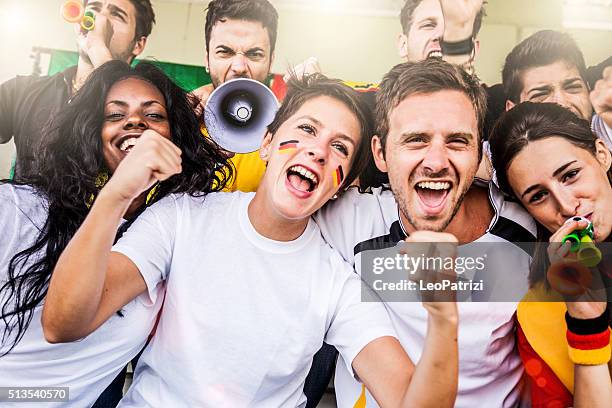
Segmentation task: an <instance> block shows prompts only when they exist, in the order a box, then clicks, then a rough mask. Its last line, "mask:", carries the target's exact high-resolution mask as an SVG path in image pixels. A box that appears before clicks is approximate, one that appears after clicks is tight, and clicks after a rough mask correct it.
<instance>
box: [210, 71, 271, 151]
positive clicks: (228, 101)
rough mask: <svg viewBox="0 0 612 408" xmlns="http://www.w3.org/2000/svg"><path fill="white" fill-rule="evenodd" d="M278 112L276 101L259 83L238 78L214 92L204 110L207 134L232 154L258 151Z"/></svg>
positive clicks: (266, 88)
mask: <svg viewBox="0 0 612 408" xmlns="http://www.w3.org/2000/svg"><path fill="white" fill-rule="evenodd" d="M277 110H278V100H277V99H276V96H274V94H273V93H272V91H271V90H270V89H269V88H268V87H267V86H265V85H264V84H262V83H261V82H259V81H255V80H253V79H247V78H238V79H233V80H231V81H228V82H225V83H224V84H222V85H221V86H219V87H218V88H217V89H215V90H214V91H213V92H212V93H211V94H210V96H209V97H208V101H207V102H206V106H205V108H204V123H205V125H206V130H207V132H208V135H209V136H210V137H211V138H212V139H213V140H214V141H215V142H216V143H217V144H218V145H219V146H221V147H222V148H224V149H225V150H227V151H230V152H234V153H250V152H254V151H256V150H257V149H259V146H260V145H261V142H262V140H263V137H264V135H265V133H266V129H267V127H268V125H269V124H270V123H271V122H272V120H273V119H274V115H275V114H276V111H277Z"/></svg>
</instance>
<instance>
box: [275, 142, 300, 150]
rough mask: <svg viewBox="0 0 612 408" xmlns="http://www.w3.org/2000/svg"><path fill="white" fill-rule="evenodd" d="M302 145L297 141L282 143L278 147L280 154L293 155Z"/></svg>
mask: <svg viewBox="0 0 612 408" xmlns="http://www.w3.org/2000/svg"><path fill="white" fill-rule="evenodd" d="M298 143H300V142H299V141H297V140H287V141H286V142H282V143H281V144H280V145H278V151H279V153H291V152H292V151H294V150H295V149H297V145H298Z"/></svg>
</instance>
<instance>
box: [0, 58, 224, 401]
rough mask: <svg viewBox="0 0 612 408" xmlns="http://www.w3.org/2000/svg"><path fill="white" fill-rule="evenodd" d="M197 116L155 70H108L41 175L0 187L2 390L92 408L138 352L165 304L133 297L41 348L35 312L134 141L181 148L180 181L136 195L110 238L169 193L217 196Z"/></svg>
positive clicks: (220, 173)
mask: <svg viewBox="0 0 612 408" xmlns="http://www.w3.org/2000/svg"><path fill="white" fill-rule="evenodd" d="M192 108H193V102H192V100H191V98H190V97H189V96H188V95H187V94H185V93H184V92H183V91H182V90H181V89H180V88H179V87H178V86H177V85H176V84H174V83H173V82H172V81H171V80H170V79H169V78H168V77H167V76H166V75H165V74H164V73H163V72H162V71H161V70H159V69H158V68H157V67H155V66H154V65H152V64H149V63H140V64H139V65H137V66H136V67H134V68H131V67H130V66H129V65H128V64H126V63H123V62H119V61H111V62H108V63H106V64H104V65H103V66H101V67H100V68H98V69H97V70H96V71H95V72H94V73H93V74H92V75H91V77H90V78H89V79H88V81H87V83H86V85H85V86H83V88H82V89H81V90H80V91H79V92H78V93H77V94H76V95H75V96H74V98H73V99H72V100H71V101H70V103H69V104H68V105H66V106H65V107H64V108H63V109H62V110H61V111H60V112H59V114H58V116H57V117H56V118H54V120H53V122H52V123H51V124H50V127H49V131H48V133H47V137H46V138H44V139H43V140H42V141H41V145H40V146H39V149H38V151H39V157H38V161H37V163H36V168H37V171H35V172H33V174H32V175H29V176H27V177H25V178H20V179H18V180H15V181H5V182H3V183H2V184H0V214H2V216H1V217H0V230H1V231H2V233H3V240H2V242H1V243H0V305H1V310H0V313H1V315H0V332H1V333H2V337H1V343H0V378H2V385H3V386H20V387H24V386H68V387H69V388H70V390H69V392H70V403H71V404H77V405H79V406H86V405H87V406H91V404H92V403H93V402H94V401H95V400H96V398H97V397H98V395H100V393H101V392H102V391H103V390H104V389H105V388H106V386H107V385H109V383H110V382H111V381H112V380H113V378H115V376H116V375H117V373H119V372H120V370H121V369H122V368H123V367H124V366H125V365H126V363H127V362H128V361H130V360H131V359H132V358H133V357H134V356H135V355H136V354H137V353H138V352H139V351H140V350H141V349H142V347H143V346H144V339H146V337H147V335H148V334H149V333H150V332H151V329H152V327H153V325H154V322H155V319H156V315H157V312H158V310H159V306H160V302H148V301H147V299H145V297H138V298H136V299H134V300H133V301H132V302H130V303H128V304H126V305H125V306H124V307H122V308H121V310H119V311H115V312H114V313H113V317H112V318H111V319H109V321H108V322H106V323H104V324H103V325H101V326H100V328H99V329H98V330H97V331H96V333H94V334H92V335H91V336H88V337H87V338H86V339H83V340H82V341H80V342H76V343H70V344H49V343H47V342H46V341H45V338H44V336H43V332H42V327H41V313H42V305H43V303H44V298H45V296H46V293H47V288H48V284H49V281H50V279H51V274H52V271H53V268H54V267H55V264H56V263H57V260H58V258H59V256H60V254H61V253H62V251H63V250H64V248H65V247H66V245H67V244H68V242H69V241H70V239H71V238H72V236H73V235H74V234H75V233H76V231H77V229H78V228H79V226H80V225H81V224H82V223H83V221H84V220H85V217H86V216H87V214H88V212H89V210H90V207H91V206H92V204H93V202H94V201H95V200H96V198H97V195H98V193H99V191H100V190H101V188H102V187H103V186H104V185H105V184H106V182H107V180H108V179H109V178H111V177H112V176H113V173H114V171H115V169H116V168H117V166H118V165H119V163H120V162H121V161H122V160H123V159H124V158H125V157H126V156H127V155H128V154H130V152H131V150H132V149H133V147H134V146H135V145H136V144H138V143H139V141H140V140H141V137H143V136H146V137H143V139H142V140H144V139H147V140H155V141H158V142H160V144H165V145H171V146H178V148H179V149H180V150H181V152H182V171H181V172H180V173H178V174H176V175H174V176H173V177H170V178H168V179H166V180H164V181H161V182H158V183H154V184H153V185H152V188H148V189H146V191H144V192H143V194H141V195H140V196H139V197H137V198H136V199H135V200H134V201H133V202H132V204H131V205H130V207H129V209H128V210H127V211H126V213H125V216H124V219H123V220H124V221H123V223H122V225H121V226H119V225H115V228H119V231H120V232H119V233H118V234H117V235H120V233H121V231H125V229H126V228H127V226H128V225H129V224H130V223H131V221H133V220H134V219H135V218H136V217H137V216H138V215H139V213H141V212H142V211H143V210H144V209H145V208H146V207H147V206H148V205H151V204H153V203H154V202H157V201H159V199H161V198H163V197H165V196H167V195H168V194H171V193H186V194H189V195H193V196H203V195H205V194H207V193H208V192H212V191H219V190H220V189H222V188H223V187H224V185H225V182H226V179H227V178H228V177H229V176H230V175H231V168H230V167H229V166H228V164H227V160H226V157H225V155H224V154H223V153H222V151H221V150H220V148H219V147H218V146H217V145H215V144H214V143H212V142H210V141H208V140H206V139H204V138H202V137H199V122H198V118H197V117H196V116H195V114H194V113H193V109H192ZM144 147H147V146H144ZM149 147H151V146H150V145H149ZM152 149H153V147H151V148H150V149H149V150H152ZM142 151H145V152H146V151H147V149H146V148H143V149H142ZM82 256H83V257H87V254H82ZM162 297H163V296H160V297H159V298H160V299H161V298H162ZM134 333H137V334H139V335H134Z"/></svg>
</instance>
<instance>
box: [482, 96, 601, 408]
mask: <svg viewBox="0 0 612 408" xmlns="http://www.w3.org/2000/svg"><path fill="white" fill-rule="evenodd" d="M489 142H490V144H491V152H492V156H493V166H494V168H495V171H496V173H497V179H498V181H499V185H500V187H501V188H502V190H504V192H506V193H507V194H509V195H511V196H512V197H514V198H515V199H516V200H517V201H518V202H520V203H521V204H522V205H523V206H524V207H525V208H526V209H527V211H529V213H530V214H531V215H532V216H533V217H534V218H535V219H536V221H538V223H539V226H538V235H539V236H538V241H540V242H550V244H549V245H540V246H538V247H537V249H536V252H535V254H534V259H533V266H532V271H531V275H530V284H531V290H530V293H528V295H527V296H526V298H525V300H524V301H523V302H521V303H520V304H519V307H518V311H517V317H518V321H519V324H520V327H519V332H518V335H519V341H518V344H519V351H520V354H521V358H522V359H523V361H524V363H525V369H526V372H527V374H528V379H529V382H530V390H531V399H532V406H534V407H549V406H556V407H569V406H574V407H610V406H612V384H611V382H610V370H609V367H608V364H609V361H610V329H609V324H610V314H609V311H608V310H607V302H605V301H604V299H600V298H597V297H592V298H590V300H592V301H580V302H577V301H566V302H565V303H564V302H552V301H545V300H547V299H548V300H550V299H554V298H553V297H552V294H551V286H553V287H555V285H556V282H554V280H555V276H553V275H554V274H553V275H551V272H549V273H548V275H547V273H546V272H547V271H548V270H549V267H550V265H551V261H552V262H553V263H554V262H557V261H560V260H564V259H565V260H569V259H570V258H571V257H572V255H571V254H572V252H571V251H570V246H571V244H570V243H569V242H566V243H564V244H562V241H563V238H564V237H565V236H566V235H567V234H569V233H571V232H573V231H578V230H583V229H585V228H586V227H588V226H589V224H591V225H592V227H593V232H594V234H593V240H594V241H595V244H597V243H605V244H604V245H609V244H608V243H609V242H610V241H612V172H611V170H610V166H611V163H612V158H611V154H610V151H609V150H608V149H607V148H606V145H605V144H604V142H603V141H602V140H600V139H598V138H597V137H596V136H595V135H594V134H593V132H592V131H591V129H590V127H589V123H588V122H587V121H585V120H583V119H580V118H579V117H577V116H576V115H575V114H574V113H572V112H571V111H569V110H567V109H565V108H563V107H561V106H559V105H556V104H549V103H529V102H527V103H523V104H520V105H518V106H516V107H515V108H513V109H512V110H510V111H508V112H506V113H505V114H504V115H503V116H502V117H501V118H500V119H499V121H498V123H497V124H496V126H495V129H494V131H493V134H492V136H491V138H490V139H489ZM578 217H584V218H586V220H585V219H584V218H578ZM603 252H604V254H605V252H606V251H605V250H604V251H603ZM607 252H608V253H609V251H607ZM606 262H608V264H607V267H608V268H609V267H610V264H609V260H606V258H605V257H604V260H603V262H601V263H600V265H602V266H600V271H601V268H605V267H606ZM606 272H607V273H609V270H608V271H605V270H604V271H603V273H602V276H604V279H605V273H606ZM551 279H552V281H551ZM551 282H553V283H555V285H551ZM606 286H609V283H608V284H606V283H605V281H604V287H606ZM555 289H559V290H561V291H565V290H570V288H568V289H564V288H559V287H555ZM606 289H607V290H609V288H606ZM608 298H609V294H608ZM557 299H558V298H557ZM538 300H543V301H545V302H538Z"/></svg>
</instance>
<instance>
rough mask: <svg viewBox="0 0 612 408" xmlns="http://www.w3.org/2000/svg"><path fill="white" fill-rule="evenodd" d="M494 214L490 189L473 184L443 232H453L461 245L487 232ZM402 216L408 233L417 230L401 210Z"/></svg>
mask: <svg viewBox="0 0 612 408" xmlns="http://www.w3.org/2000/svg"><path fill="white" fill-rule="evenodd" d="M494 215H495V211H494V210H493V207H492V205H491V202H490V201H489V193H488V190H487V189H486V188H483V187H479V186H476V185H472V187H470V189H469V190H468V192H467V193H466V194H465V197H463V201H462V202H461V205H460V206H459V210H458V211H457V213H456V214H455V216H454V217H453V219H452V220H451V222H450V223H449V224H448V226H447V227H446V228H445V229H444V230H443V231H442V232H446V233H449V234H453V235H454V236H455V237H456V238H457V240H458V241H459V244H460V245H463V244H467V243H470V242H473V241H475V240H477V239H478V238H480V237H481V236H483V235H484V234H485V232H487V229H488V228H489V225H490V224H491V220H492V219H493V216H494ZM400 218H401V220H402V225H404V226H405V228H406V230H407V232H408V233H410V232H412V231H415V229H414V227H413V226H412V225H411V224H410V223H409V222H408V219H407V217H406V216H405V215H404V214H403V212H401V211H400Z"/></svg>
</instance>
